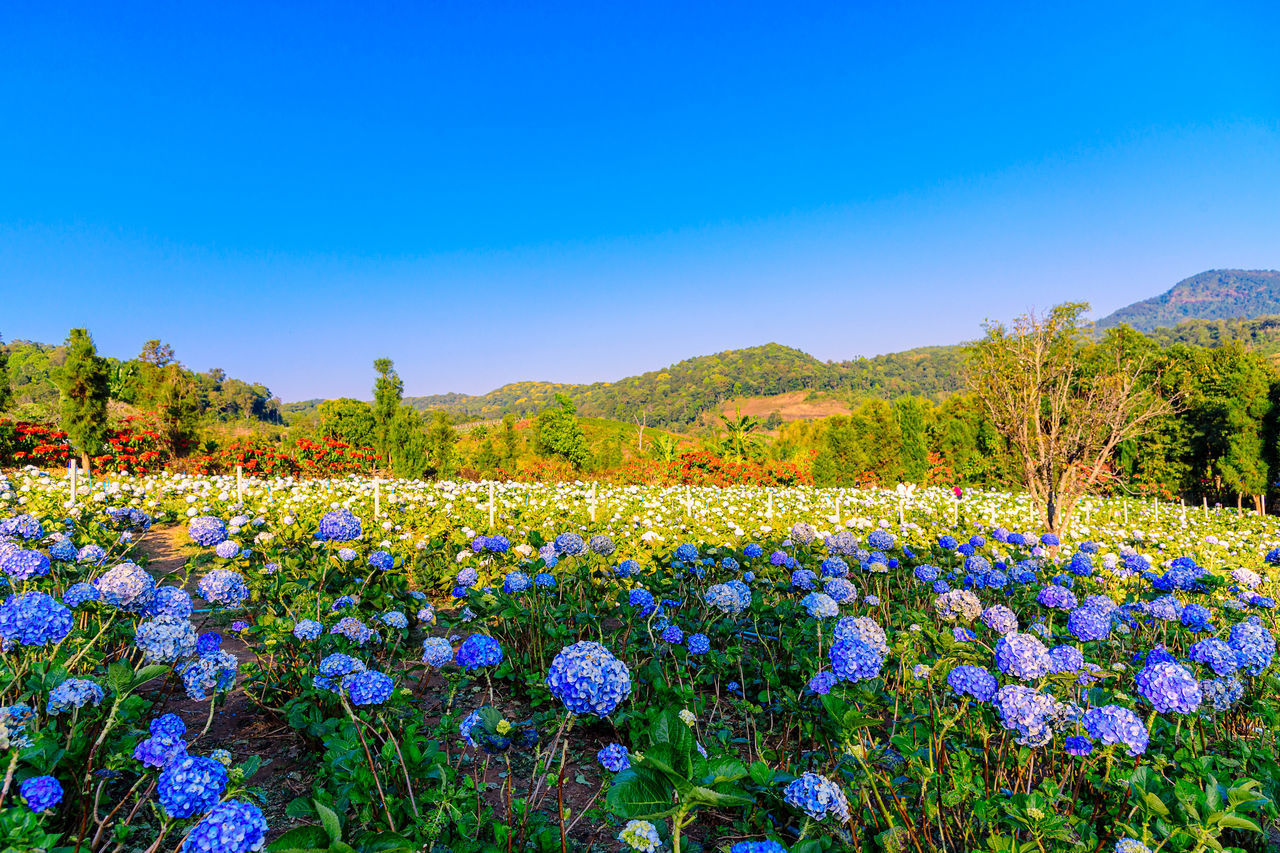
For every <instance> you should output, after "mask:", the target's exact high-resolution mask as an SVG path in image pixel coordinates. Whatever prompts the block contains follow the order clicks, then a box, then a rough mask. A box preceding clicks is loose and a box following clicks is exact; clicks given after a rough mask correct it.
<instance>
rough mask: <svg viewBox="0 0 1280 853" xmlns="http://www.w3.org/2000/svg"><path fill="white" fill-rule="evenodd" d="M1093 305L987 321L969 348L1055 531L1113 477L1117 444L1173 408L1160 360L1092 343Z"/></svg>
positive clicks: (990, 412)
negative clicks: (1157, 374) (1162, 384)
mask: <svg viewBox="0 0 1280 853" xmlns="http://www.w3.org/2000/svg"><path fill="white" fill-rule="evenodd" d="M1088 310H1089V306H1088V305H1087V304H1085V303H1067V304H1063V305H1059V306H1057V307H1056V308H1053V309H1052V310H1051V311H1050V312H1049V313H1048V314H1047V315H1044V316H1038V315H1036V314H1034V313H1028V314H1025V315H1023V316H1021V317H1019V318H1018V319H1016V320H1015V321H1014V322H1013V325H1012V328H1006V327H1005V326H1004V325H1003V324H999V323H987V324H986V325H985V326H984V327H983V329H984V331H985V332H986V334H985V335H984V336H983V337H982V338H981V339H980V340H978V341H976V342H975V343H973V344H970V345H969V346H968V347H967V351H966V356H967V370H968V382H969V387H970V388H971V389H972V390H973V392H974V394H976V395H977V397H978V399H979V400H981V401H982V404H983V407H984V409H985V410H986V414H987V416H988V417H989V418H990V419H991V422H992V424H993V425H994V426H995V428H996V429H997V430H998V431H999V432H1000V434H1001V435H1003V436H1004V437H1005V439H1006V440H1007V441H1008V442H1009V445H1010V447H1011V448H1012V449H1013V451H1014V454H1015V457H1016V458H1017V460H1018V462H1019V464H1020V467H1021V471H1022V477H1023V481H1024V483H1025V485H1026V487H1027V491H1028V492H1029V493H1030V495H1031V500H1032V502H1033V503H1034V504H1035V506H1036V507H1037V509H1038V511H1039V512H1040V514H1041V515H1042V517H1043V518H1044V520H1045V526H1046V527H1047V529H1048V530H1050V531H1051V532H1054V533H1057V532H1059V531H1061V530H1065V529H1066V528H1067V526H1068V525H1069V524H1070V523H1071V515H1072V513H1073V511H1074V510H1075V507H1076V504H1077V503H1078V502H1079V500H1080V498H1081V497H1083V496H1084V495H1085V494H1086V493H1087V492H1088V491H1089V489H1090V488H1092V487H1093V486H1095V485H1096V484H1097V483H1098V482H1099V481H1100V480H1101V479H1102V478H1103V477H1104V476H1105V475H1106V473H1107V471H1108V468H1109V466H1108V463H1109V462H1110V460H1111V457H1112V455H1113V454H1114V453H1115V450H1116V447H1117V446H1118V445H1119V444H1120V443H1121V442H1123V441H1126V440H1128V439H1132V438H1136V437H1138V436H1141V435H1144V434H1146V433H1148V432H1150V431H1151V430H1152V429H1154V428H1155V426H1156V422H1157V421H1158V419H1159V418H1161V417H1163V416H1164V415H1167V414H1169V413H1171V412H1172V411H1174V400H1172V399H1169V398H1166V397H1162V396H1161V395H1160V394H1159V393H1158V392H1157V391H1156V390H1155V388H1156V386H1157V384H1158V383H1156V382H1154V381H1152V380H1153V377H1152V376H1151V369H1152V364H1151V359H1150V356H1149V354H1148V353H1146V352H1144V351H1143V350H1142V348H1139V347H1132V346H1128V345H1126V344H1127V343H1128V339H1127V338H1126V336H1125V335H1124V334H1123V333H1121V334H1118V335H1111V336H1109V337H1108V338H1107V339H1106V340H1105V341H1103V342H1101V343H1093V342H1092V341H1090V340H1089V337H1088V331H1089V326H1088V325H1087V324H1086V323H1085V322H1084V320H1083V315H1084V313H1085V312H1086V311H1088Z"/></svg>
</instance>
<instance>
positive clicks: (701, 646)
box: [686, 634, 711, 655]
mask: <svg viewBox="0 0 1280 853" xmlns="http://www.w3.org/2000/svg"><path fill="white" fill-rule="evenodd" d="M686 646H687V648H688V649H689V654H691V655H705V654H706V653H707V652H709V651H711V639H710V638H709V637H708V636H707V635H706V634H690V635H689V642H688V643H687V644H686Z"/></svg>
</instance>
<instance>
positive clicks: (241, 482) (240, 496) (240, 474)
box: [236, 465, 244, 503]
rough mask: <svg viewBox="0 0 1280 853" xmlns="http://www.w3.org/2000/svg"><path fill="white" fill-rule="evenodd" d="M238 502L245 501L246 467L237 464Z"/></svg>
mask: <svg viewBox="0 0 1280 853" xmlns="http://www.w3.org/2000/svg"><path fill="white" fill-rule="evenodd" d="M236 503H244V467H243V466H241V465H237V466H236Z"/></svg>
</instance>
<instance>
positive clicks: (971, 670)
mask: <svg viewBox="0 0 1280 853" xmlns="http://www.w3.org/2000/svg"><path fill="white" fill-rule="evenodd" d="M947 686H948V687H950V688H951V689H952V690H954V691H955V693H956V695H957V696H972V697H973V698H974V699H977V700H978V701H979V702H990V701H991V697H992V696H994V695H995V694H996V688H997V687H998V685H997V683H996V678H995V676H994V675H992V674H991V673H989V672H987V671H986V670H985V669H983V668H982V667H980V666H971V665H969V664H962V665H960V666H957V667H954V668H953V669H952V670H951V672H949V673H947Z"/></svg>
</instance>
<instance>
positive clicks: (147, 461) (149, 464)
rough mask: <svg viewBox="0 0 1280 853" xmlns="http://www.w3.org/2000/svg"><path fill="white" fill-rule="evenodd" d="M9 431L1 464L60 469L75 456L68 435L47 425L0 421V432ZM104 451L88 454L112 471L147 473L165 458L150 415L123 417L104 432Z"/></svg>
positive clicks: (0, 446)
mask: <svg viewBox="0 0 1280 853" xmlns="http://www.w3.org/2000/svg"><path fill="white" fill-rule="evenodd" d="M9 430H11V431H12V433H11V435H12V439H11V441H10V442H6V443H3V444H0V465H36V466H39V467H42V468H59V467H63V466H65V465H66V464H67V463H68V462H69V461H70V460H71V459H73V458H74V456H75V454H73V453H72V450H71V445H70V444H69V443H68V441H67V434H66V433H65V432H63V431H62V430H59V429H56V428H55V427H52V426H49V425H48V424H39V423H28V422H19V423H11V422H8V421H4V420H0V432H5V433H8V432H9ZM103 450H104V452H102V453H100V454H96V455H94V456H92V457H91V462H92V464H93V467H94V468H95V469H97V470H102V471H111V472H113V473H124V474H146V473H148V472H150V471H154V470H156V469H158V468H160V467H161V466H162V465H163V463H164V462H165V461H166V459H167V458H168V457H167V454H166V453H165V452H164V450H163V449H162V445H161V436H160V434H159V433H158V432H157V431H156V428H155V423H154V417H153V416H144V415H131V416H129V417H127V418H124V419H123V420H122V421H121V422H120V423H119V424H118V425H117V426H115V427H113V428H112V429H110V430H108V431H107V435H106V439H105V447H104V448H103Z"/></svg>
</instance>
